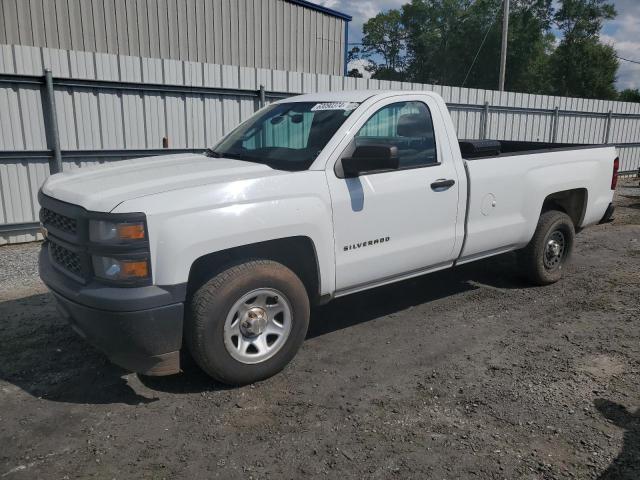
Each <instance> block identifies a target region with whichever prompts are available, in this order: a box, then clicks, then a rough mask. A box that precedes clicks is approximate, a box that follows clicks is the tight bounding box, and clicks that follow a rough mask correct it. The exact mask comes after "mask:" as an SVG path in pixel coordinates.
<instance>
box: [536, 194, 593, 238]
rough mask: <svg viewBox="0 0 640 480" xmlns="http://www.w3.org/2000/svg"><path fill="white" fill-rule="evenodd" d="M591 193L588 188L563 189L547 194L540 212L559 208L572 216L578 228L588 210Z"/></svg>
mask: <svg viewBox="0 0 640 480" xmlns="http://www.w3.org/2000/svg"><path fill="white" fill-rule="evenodd" d="M588 196H589V193H588V191H587V189H586V188H574V189H571V190H562V191H559V192H554V193H551V194H549V195H547V196H546V198H545V199H544V202H543V203H542V209H541V211H540V214H541V215H542V213H544V212H546V211H549V210H559V211H561V212H564V213H566V214H567V215H569V218H571V221H572V222H573V225H574V227H575V228H576V229H578V228H579V226H580V225H581V224H582V222H583V220H584V216H585V213H586V211H587V202H588Z"/></svg>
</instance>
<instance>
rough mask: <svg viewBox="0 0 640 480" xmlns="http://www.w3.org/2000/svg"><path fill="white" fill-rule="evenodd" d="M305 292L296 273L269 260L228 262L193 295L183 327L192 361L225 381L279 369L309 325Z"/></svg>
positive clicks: (240, 381) (239, 381)
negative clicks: (227, 265) (229, 263)
mask: <svg viewBox="0 0 640 480" xmlns="http://www.w3.org/2000/svg"><path fill="white" fill-rule="evenodd" d="M309 310H310V309H309V297H308V295H307V291H306V289H305V287H304V285H303V283H302V281H301V280H300V279H299V278H298V276H297V275H296V274H295V273H294V272H292V271H291V270H290V269H289V268H287V267H285V266H284V265H282V264H280V263H278V262H274V261H272V260H253V261H246V262H244V263H241V264H238V265H235V266H231V267H229V268H227V269H225V270H224V271H222V272H221V273H219V274H217V275H216V276H215V277H213V278H212V279H211V280H209V281H208V282H207V283H205V284H204V285H202V286H201V287H200V288H199V289H198V290H197V291H196V292H195V293H194V295H193V297H192V299H191V303H190V310H189V316H188V318H187V323H186V327H185V336H186V341H187V346H188V348H189V351H190V352H191V355H192V356H193V358H194V360H195V361H196V363H197V364H198V365H199V366H200V368H202V370H204V371H205V372H206V373H207V374H209V375H210V376H211V377H213V378H215V379H216V380H218V381H220V382H222V383H225V384H228V385H246V384H249V383H253V382H257V381H259V380H264V379H265V378H268V377H271V376H272V375H275V374H276V373H278V372H280V371H281V370H282V369H283V368H284V367H285V366H286V365H287V364H288V363H289V362H290V361H291V359H292V358H293V357H294V356H295V354H296V353H297V351H298V349H299V348H300V346H301V345H302V342H303V341H304V339H305V336H306V334H307V329H308V327H309Z"/></svg>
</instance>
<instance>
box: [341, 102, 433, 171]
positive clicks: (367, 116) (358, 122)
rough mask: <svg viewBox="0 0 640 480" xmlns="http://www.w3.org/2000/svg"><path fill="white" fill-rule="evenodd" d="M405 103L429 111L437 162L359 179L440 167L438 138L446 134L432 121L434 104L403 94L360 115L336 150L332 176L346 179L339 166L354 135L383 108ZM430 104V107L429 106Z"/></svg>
mask: <svg viewBox="0 0 640 480" xmlns="http://www.w3.org/2000/svg"><path fill="white" fill-rule="evenodd" d="M406 102H420V103H423V104H424V105H425V106H426V107H427V110H428V111H429V115H431V123H432V128H433V141H434V143H435V147H436V159H437V160H438V161H437V162H434V163H429V164H425V165H411V166H406V167H400V168H398V169H394V170H386V171H380V172H371V173H364V174H362V175H360V176H361V177H368V176H370V175H383V174H389V173H394V172H405V171H407V170H416V169H419V168H430V167H438V166H440V165H442V164H443V162H442V158H443V152H442V149H441V142H439V141H438V137H442V136H443V135H445V134H446V132H444V131H441V130H442V128H443V127H442V125H440V122H436V121H435V119H434V115H433V112H434V111H438V112H439V110H438V108H437V105H436V104H435V102H433V100H432V99H431V98H430V97H427V96H425V95H420V94H415V95H411V94H404V95H398V96H396V97H389V98H385V99H383V100H380V101H378V102H376V103H374V104H373V105H370V106H369V107H368V108H367V109H366V111H364V112H363V113H362V115H361V116H360V117H359V118H358V119H357V120H356V121H355V123H354V125H353V126H352V127H351V128H350V130H352V131H353V132H354V133H350V134H349V137H348V140H347V139H345V140H346V143H345V144H344V146H342V147H339V148H338V149H336V150H339V152H340V153H339V155H338V156H337V158H336V159H335V161H334V163H333V168H332V170H333V173H334V175H335V176H336V177H337V178H339V179H344V178H346V177H345V175H344V172H343V171H342V165H341V161H342V158H343V157H344V155H345V152H347V151H349V150H350V149H351V148H353V144H354V141H355V137H356V134H357V133H358V132H359V131H360V130H361V129H362V127H364V125H365V124H366V123H367V122H368V121H369V120H370V119H371V118H372V117H373V116H374V115H375V114H376V113H378V112H379V111H380V110H382V109H383V108H386V107H388V106H389V105H393V104H395V103H406ZM430 103H431V105H430Z"/></svg>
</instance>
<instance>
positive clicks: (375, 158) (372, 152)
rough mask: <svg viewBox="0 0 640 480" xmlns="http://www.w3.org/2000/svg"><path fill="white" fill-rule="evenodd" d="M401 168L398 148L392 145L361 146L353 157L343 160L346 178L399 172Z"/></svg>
mask: <svg viewBox="0 0 640 480" xmlns="http://www.w3.org/2000/svg"><path fill="white" fill-rule="evenodd" d="M399 166H400V163H399V158H398V147H395V146H390V145H361V146H359V147H356V149H355V151H354V152H353V155H352V156H351V157H348V158H343V159H342V170H343V171H344V175H345V176H346V177H357V176H359V175H362V174H363V173H378V172H387V171H390V170H397V169H398V167H399Z"/></svg>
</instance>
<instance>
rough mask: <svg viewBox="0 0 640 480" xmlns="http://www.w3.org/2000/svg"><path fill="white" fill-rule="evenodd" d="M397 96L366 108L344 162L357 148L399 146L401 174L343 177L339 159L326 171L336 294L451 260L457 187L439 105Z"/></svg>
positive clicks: (387, 173) (444, 264) (454, 232)
mask: <svg viewBox="0 0 640 480" xmlns="http://www.w3.org/2000/svg"><path fill="white" fill-rule="evenodd" d="M398 98H399V97H392V98H390V99H386V100H383V101H381V102H378V103H376V104H374V105H372V106H371V107H370V108H369V110H368V111H367V114H365V117H364V119H363V120H361V121H359V122H358V123H357V124H356V128H354V130H355V131H356V133H355V134H354V136H353V139H352V141H351V142H350V143H349V146H348V147H347V148H346V149H344V150H343V152H342V154H341V156H340V158H343V157H345V156H349V155H350V153H351V152H352V151H353V150H354V148H355V147H356V146H359V145H366V144H378V145H380V144H382V145H389V146H396V147H397V148H398V154H399V169H398V170H393V171H385V172H379V173H368V174H364V175H360V176H358V177H355V178H343V175H341V169H340V159H338V160H337V164H336V166H337V168H335V169H334V168H331V169H330V170H328V171H327V176H328V182H329V189H330V193H331V199H332V205H333V221H334V236H335V258H336V290H337V292H338V294H340V291H345V290H353V289H359V288H366V286H367V285H370V284H375V283H383V282H385V281H392V280H393V279H394V278H396V277H402V276H407V275H410V274H412V273H418V272H420V271H423V270H425V269H430V268H434V269H435V268H440V267H446V266H449V265H452V263H453V260H454V250H455V240H456V218H457V214H458V200H459V199H458V195H459V188H458V181H457V180H458V179H457V174H456V170H455V166H454V164H453V158H452V154H451V152H450V150H449V148H448V146H447V148H443V145H441V144H444V143H445V140H446V138H447V137H446V135H445V133H444V126H443V125H442V122H441V121H440V122H437V121H436V122H434V116H433V114H432V113H433V112H436V113H437V112H438V110H437V108H438V107H437V104H435V102H434V101H433V100H432V99H431V98H430V97H427V96H416V95H413V96H406V97H400V98H407V100H403V101H398ZM333 166H334V165H331V167H333Z"/></svg>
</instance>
